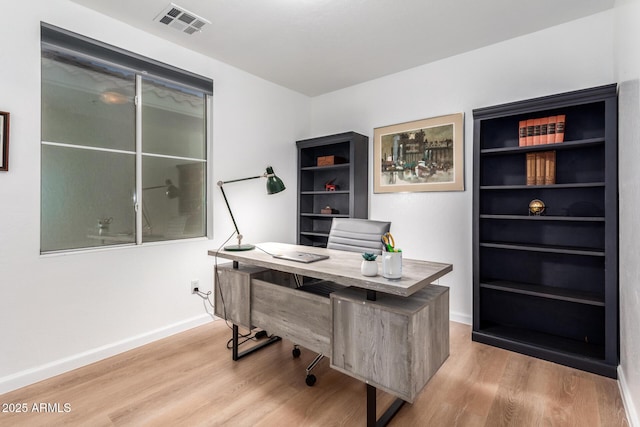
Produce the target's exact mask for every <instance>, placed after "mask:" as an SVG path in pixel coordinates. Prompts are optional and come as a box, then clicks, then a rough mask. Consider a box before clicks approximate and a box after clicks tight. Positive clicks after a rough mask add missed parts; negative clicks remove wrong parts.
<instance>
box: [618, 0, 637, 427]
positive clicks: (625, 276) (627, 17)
mask: <svg viewBox="0 0 640 427" xmlns="http://www.w3.org/2000/svg"><path fill="white" fill-rule="evenodd" d="M638 22H640V0H618V1H617V2H616V20H615V29H616V33H615V48H616V51H615V52H616V61H615V63H616V65H617V67H616V78H617V80H618V82H619V84H620V86H619V98H618V110H619V138H618V139H619V168H620V173H619V186H620V187H619V203H620V230H622V233H620V267H621V268H620V368H619V370H618V372H619V378H620V387H621V389H622V392H623V397H624V398H625V406H626V408H627V413H628V415H629V420H630V421H631V425H635V426H640V310H639V309H638V307H640V282H639V281H638V278H640V265H639V264H638V259H639V258H640V243H639V242H640V229H638V212H640V186H639V185H638V181H640V170H639V168H638V160H639V159H640V51H639V50H638V42H640V26H638Z"/></svg>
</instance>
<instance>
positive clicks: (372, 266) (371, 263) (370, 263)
mask: <svg viewBox="0 0 640 427" xmlns="http://www.w3.org/2000/svg"><path fill="white" fill-rule="evenodd" d="M377 257H378V255H376V254H370V253H368V252H365V253H363V254H362V258H363V259H362V264H360V272H361V273H362V275H363V276H375V275H377V274H378V263H377V262H376V258H377Z"/></svg>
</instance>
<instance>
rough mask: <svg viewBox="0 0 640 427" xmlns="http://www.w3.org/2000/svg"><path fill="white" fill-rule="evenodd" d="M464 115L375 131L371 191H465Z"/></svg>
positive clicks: (436, 118) (437, 118)
mask: <svg viewBox="0 0 640 427" xmlns="http://www.w3.org/2000/svg"><path fill="white" fill-rule="evenodd" d="M463 133H464V113H457V114H450V115H447V116H440V117H433V118H429V119H423V120H416V121H413V122H407V123H400V124H397V125H391V126H384V127H379V128H376V129H374V132H373V134H374V141H373V149H374V153H373V167H374V172H373V191H374V193H395V192H407V191H464V134H463Z"/></svg>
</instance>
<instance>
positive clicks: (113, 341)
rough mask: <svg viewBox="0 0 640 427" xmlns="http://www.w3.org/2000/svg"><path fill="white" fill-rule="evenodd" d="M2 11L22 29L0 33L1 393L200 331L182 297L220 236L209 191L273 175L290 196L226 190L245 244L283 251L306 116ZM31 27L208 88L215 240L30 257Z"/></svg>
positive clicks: (256, 86) (70, 14) (33, 161)
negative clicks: (3, 130)
mask: <svg viewBox="0 0 640 427" xmlns="http://www.w3.org/2000/svg"><path fill="white" fill-rule="evenodd" d="M11 8H12V15H13V16H14V17H16V16H17V17H20V18H19V19H9V18H8V17H6V16H5V19H3V21H2V25H1V26H0V39H2V40H4V43H3V47H2V49H0V64H1V66H0V111H8V112H10V113H11V135H10V138H11V139H10V159H9V172H0V325H2V331H1V332H0V393H3V392H6V391H9V390H11V389H14V388H18V387H20V386H22V385H25V384H28V383H31V382H34V381H37V380H40V379H42V378H46V377H49V376H52V375H54V374H57V373H59V372H62V371H64V370H67V369H72V368H74V367H77V366H80V365H82V364H85V363H88V362H91V361H93V360H97V359H99V358H102V357H105V356H109V355H111V354H114V353H117V352H120V351H123V350H125V349H128V348H131V347H133V346H136V345H140V344H141V343H144V342H146V341H149V340H153V339H157V338H159V337H162V336H165V335H167V334H170V333H173V332H177V331H180V330H183V329H186V328H188V327H192V326H194V325H197V324H200V323H203V322H206V321H208V320H210V317H209V316H207V315H206V314H204V309H203V304H202V301H201V300H200V299H199V298H197V297H195V296H193V295H191V294H190V293H189V290H188V289H189V283H190V281H191V279H194V278H197V279H199V280H200V282H201V288H205V290H207V289H209V290H210V289H211V283H212V266H213V259H212V258H211V257H209V256H207V250H208V249H212V248H215V247H217V246H218V245H220V244H221V243H222V240H223V239H224V238H226V237H227V236H228V235H230V234H231V232H232V225H231V221H230V220H229V218H228V213H227V212H226V210H225V207H224V204H223V202H222V199H221V197H220V195H219V191H218V189H217V187H216V186H215V184H214V183H215V182H216V181H218V180H225V179H232V178H240V177H245V176H252V175H257V174H259V173H261V172H262V171H264V168H265V166H267V165H268V163H271V164H272V166H273V167H274V168H275V171H276V173H278V174H279V175H280V176H281V178H282V179H283V180H284V181H285V182H286V183H290V187H292V189H293V190H294V191H287V192H284V193H280V194H278V195H275V196H266V193H265V191H264V182H258V181H252V182H248V183H242V184H237V186H235V187H231V186H229V188H228V194H229V198H230V202H231V203H232V204H233V205H234V211H235V213H236V214H237V220H238V222H239V225H240V226H241V231H243V233H244V234H245V235H246V236H247V238H248V239H250V240H252V241H265V240H283V241H289V242H293V241H294V239H295V227H292V224H295V200H296V199H295V188H293V186H294V185H295V181H296V173H295V163H296V149H295V144H294V141H295V140H297V139H300V138H302V137H305V136H307V133H308V128H309V113H308V112H309V103H310V102H309V99H308V98H307V97H305V96H302V95H300V94H297V93H294V92H292V91H289V90H285V89H283V88H281V87H279V86H276V85H274V84H271V83H268V82H266V81H264V80H261V79H258V78H256V77H253V76H250V75H248V74H246V73H244V72H241V71H239V70H237V69H234V68H232V67H229V66H227V65H225V64H222V63H220V62H218V61H215V60H212V59H210V58H206V57H204V56H202V55H199V54H196V53H193V52H191V51H189V50H187V49H184V48H181V47H178V46H175V45H172V44H170V43H167V42H165V41H162V40H160V39H158V38H156V37H153V36H151V35H148V34H145V33H142V32H140V31H138V30H136V29H134V28H133V27H130V26H127V25H124V24H122V23H119V22H117V21H114V20H112V19H110V18H107V17H105V16H103V15H100V14H97V13H95V12H93V11H91V10H89V9H85V8H83V7H81V6H78V5H77V4H75V3H71V2H69V1H67V0H31V1H28V2H12V3H11ZM40 21H45V22H48V23H50V24H53V25H57V26H60V27H63V28H66V29H68V30H71V31H74V32H77V33H80V34H83V35H85V36H88V37H92V38H95V39H98V40H101V41H104V42H106V43H109V44H112V45H115V46H118V47H121V48H124V49H128V50H131V51H134V52H137V53H139V54H142V55H145V56H148V57H151V58H154V59H156V60H159V61H163V62H166V63H168V64H171V65H174V66H176V67H179V68H183V69H186V70H189V71H192V72H195V73H198V74H202V75H205V76H208V77H210V78H212V79H213V80H214V92H215V94H214V111H213V122H214V132H213V155H214V161H213V179H212V182H211V183H210V194H211V195H212V198H213V201H214V203H215V207H214V218H215V222H214V224H215V226H214V239H213V240H211V241H209V240H206V239H201V240H197V241H190V242H182V243H177V244H160V245H156V246H149V247H133V248H126V249H112V250H102V251H96V252H85V253H76V254H68V255H64V256H46V257H42V256H40V255H39V240H40V236H39V224H40V199H39V197H40V196H39V192H40V169H39V168H40ZM248 195H251V199H252V200H251V202H250V203H249V202H248V201H246V200H247V199H248V198H249V197H248ZM249 207H250V208H251V209H248V208H249ZM257 212H266V213H269V214H270V215H273V216H279V217H281V218H282V221H279V222H276V223H272V222H271V221H269V219H271V217H268V218H263V217H261V216H258V215H256V213H257Z"/></svg>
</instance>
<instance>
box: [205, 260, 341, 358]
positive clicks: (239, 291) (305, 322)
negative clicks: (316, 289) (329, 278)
mask: <svg viewBox="0 0 640 427" xmlns="http://www.w3.org/2000/svg"><path fill="white" fill-rule="evenodd" d="M217 277H218V280H217V281H216V286H215V308H214V313H215V315H216V316H218V317H221V318H223V319H226V320H228V321H230V322H233V323H235V324H236V325H239V326H242V327H244V328H247V329H250V328H254V327H255V328H261V329H264V330H266V331H268V332H269V333H270V334H274V335H278V336H279V337H282V338H286V339H288V340H290V341H292V342H294V343H295V344H299V345H301V346H303V347H305V348H307V349H309V350H312V351H315V352H317V353H323V354H326V355H329V354H330V353H331V352H330V347H329V341H330V333H331V308H330V302H329V298H326V297H323V296H320V295H314V294H312V293H308V292H302V291H300V290H298V289H295V280H294V279H293V276H292V275H291V274H289V273H284V272H280V271H276V270H270V269H266V268H261V267H252V266H245V265H240V266H239V268H237V269H234V268H231V267H230V266H226V265H225V266H218V268H217Z"/></svg>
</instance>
